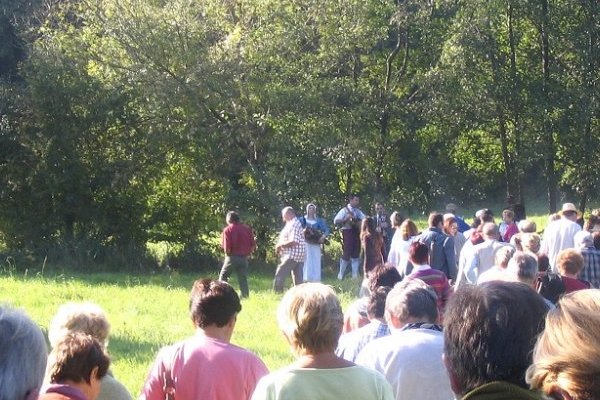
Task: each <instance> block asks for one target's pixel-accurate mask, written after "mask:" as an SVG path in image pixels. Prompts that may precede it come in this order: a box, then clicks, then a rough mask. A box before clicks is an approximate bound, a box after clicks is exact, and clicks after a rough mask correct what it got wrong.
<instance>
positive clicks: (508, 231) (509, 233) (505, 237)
mask: <svg viewBox="0 0 600 400" xmlns="http://www.w3.org/2000/svg"><path fill="white" fill-rule="evenodd" d="M498 230H499V231H500V239H501V240H502V241H503V242H505V243H510V239H511V238H512V237H513V236H514V235H516V234H517V233H519V228H518V227H517V224H516V223H515V212H514V211H513V210H509V209H506V210H504V211H502V222H501V223H500V226H499V227H498Z"/></svg>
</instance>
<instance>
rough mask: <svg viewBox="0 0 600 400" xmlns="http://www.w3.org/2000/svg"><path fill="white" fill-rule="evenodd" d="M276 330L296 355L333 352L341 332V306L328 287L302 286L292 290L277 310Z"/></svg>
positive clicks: (342, 318)
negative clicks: (285, 339) (278, 330)
mask: <svg viewBox="0 0 600 400" xmlns="http://www.w3.org/2000/svg"><path fill="white" fill-rule="evenodd" d="M277 321H278V323H279V329H281V331H282V332H283V334H284V335H285V337H286V338H287V340H288V342H289V343H290V346H291V347H292V350H293V352H294V353H295V354H296V355H297V356H300V355H305V354H319V353H327V352H332V351H334V350H335V348H336V347H337V343H338V339H339V337H340V335H341V333H342V326H343V324H344V315H343V313H342V307H341V306H340V302H339V300H338V298H337V296H336V295H335V292H334V291H333V289H332V288H331V287H330V286H326V285H323V284H322V283H303V284H301V285H297V286H294V287H292V288H291V289H290V290H288V291H287V292H286V294H285V295H284V296H283V298H282V299H281V302H280V303H279V307H278V308H277Z"/></svg>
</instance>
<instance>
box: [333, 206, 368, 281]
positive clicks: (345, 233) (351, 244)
mask: <svg viewBox="0 0 600 400" xmlns="http://www.w3.org/2000/svg"><path fill="white" fill-rule="evenodd" d="M348 200H349V201H348V204H347V205H346V206H345V207H344V208H342V209H341V210H340V211H338V213H337V214H336V215H335V218H333V223H334V224H335V225H337V226H339V227H340V230H341V231H342V258H341V259H340V272H339V273H338V279H339V280H342V279H344V274H345V273H346V269H347V268H348V264H350V263H351V264H352V277H353V278H358V269H359V267H360V258H359V257H360V223H361V221H362V220H363V219H365V214H363V212H362V211H361V210H360V208H358V205H359V204H360V198H359V197H358V196H357V195H351V196H350V197H349V198H348Z"/></svg>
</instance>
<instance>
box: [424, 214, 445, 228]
mask: <svg viewBox="0 0 600 400" xmlns="http://www.w3.org/2000/svg"><path fill="white" fill-rule="evenodd" d="M427 223H428V224H429V227H430V228H442V227H443V224H444V216H443V215H442V214H440V213H439V212H437V211H434V212H432V213H431V214H429V219H428V220H427Z"/></svg>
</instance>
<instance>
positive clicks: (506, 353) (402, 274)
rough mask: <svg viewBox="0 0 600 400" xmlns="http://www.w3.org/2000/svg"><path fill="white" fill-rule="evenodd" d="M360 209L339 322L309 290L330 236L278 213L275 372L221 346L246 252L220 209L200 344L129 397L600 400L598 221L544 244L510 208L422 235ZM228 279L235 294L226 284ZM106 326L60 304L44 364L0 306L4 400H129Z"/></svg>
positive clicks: (349, 243)
mask: <svg viewBox="0 0 600 400" xmlns="http://www.w3.org/2000/svg"><path fill="white" fill-rule="evenodd" d="M358 205H359V199H358V197H357V196H352V197H351V198H350V201H349V203H348V205H347V206H345V207H344V208H343V209H341V210H340V211H339V212H338V213H337V214H336V216H335V218H334V223H335V224H336V225H337V226H338V227H339V228H340V229H341V233H342V239H343V248H344V250H343V255H342V258H341V260H340V264H339V271H338V276H337V278H338V279H344V278H345V275H346V273H348V272H349V273H350V274H351V277H353V278H358V277H359V276H360V275H362V276H363V279H362V281H361V284H360V287H361V290H360V296H359V298H358V299H356V301H354V302H353V303H351V304H350V305H349V306H348V307H347V308H346V311H345V312H344V311H343V310H342V307H341V304H340V301H339V299H338V297H337V295H336V293H335V291H334V290H333V288H332V287H330V286H327V285H324V284H322V283H320V282H319V281H320V280H321V265H320V259H321V254H320V251H321V250H320V246H321V245H323V244H324V243H325V242H326V241H327V240H328V235H329V234H330V230H329V228H328V226H327V224H326V222H325V221H324V220H323V219H322V218H320V217H318V215H317V207H316V206H315V205H314V204H309V205H308V206H307V207H306V215H304V216H302V217H297V216H296V213H295V211H294V210H293V209H292V208H291V207H286V208H284V209H283V210H282V219H283V221H284V222H285V226H284V228H283V229H282V231H281V233H280V235H279V238H278V241H277V243H276V251H277V252H278V254H279V256H280V263H279V264H278V266H277V269H276V272H275V278H274V282H273V289H274V290H275V291H276V292H282V293H283V292H284V291H285V288H286V285H285V280H286V276H291V277H292V287H291V288H290V289H288V290H287V291H285V294H284V295H283V297H282V299H281V301H280V303H279V306H278V309H277V315H276V319H277V322H278V326H279V329H280V331H281V332H282V333H283V340H285V341H286V342H287V343H288V345H289V347H290V350H291V351H292V353H293V354H294V356H295V361H294V362H293V363H292V364H290V365H289V366H286V367H284V368H281V369H279V370H277V371H273V372H269V370H268V368H267V366H266V365H265V363H264V362H263V361H262V360H261V358H260V355H257V354H254V353H252V352H251V351H249V350H247V349H244V348H241V347H239V346H236V345H234V344H232V343H231V338H232V336H233V333H234V330H235V327H236V322H237V319H238V316H239V315H240V313H241V312H242V300H241V299H242V298H244V297H248V296H249V288H248V284H247V274H248V261H247V258H248V256H249V255H250V254H251V253H252V251H253V250H254V248H255V241H254V237H253V234H252V230H251V229H250V228H249V227H248V226H246V225H244V224H243V223H242V222H241V221H240V218H239V215H238V214H237V213H235V212H230V213H228V215H227V223H228V224H227V227H226V228H225V229H224V231H223V235H222V245H223V249H224V252H225V260H224V263H223V266H222V268H221V272H220V274H219V279H218V280H217V279H208V278H205V279H199V280H197V281H196V282H194V284H193V287H192V290H191V293H190V301H189V313H190V317H191V321H192V323H193V325H194V328H195V331H194V334H193V335H192V336H191V337H189V338H188V339H185V340H183V341H181V342H178V343H175V344H173V345H168V346H166V347H164V348H162V349H161V350H160V351H159V353H158V355H157V356H156V359H155V361H154V363H153V364H152V366H151V367H150V369H149V373H148V375H147V378H146V381H145V383H144V385H143V388H142V390H141V393H140V397H139V398H140V399H142V400H164V399H168V400H192V399H215V400H233V399H252V400H267V399H268V400H276V399H281V400H283V399H290V400H293V399H338V398H345V399H349V400H354V399H356V400H358V399H366V400H370V399H374V400H391V399H396V400H400V399H422V400H436V399H439V400H445V399H448V400H450V399H455V398H456V399H465V400H473V399H474V400H488V399H489V400H493V399H516V400H520V399H523V400H527V399H540V400H541V399H543V398H552V399H573V400H593V399H600V335H598V329H600V289H596V288H597V287H598V284H599V283H600V282H598V278H600V270H599V269H598V268H600V264H599V262H600V250H598V249H597V248H596V245H600V239H599V236H600V216H599V215H597V213H595V212H594V213H592V216H591V217H589V218H588V220H586V221H583V222H584V223H581V222H582V221H581V219H580V217H581V216H580V215H579V213H578V211H577V209H576V208H575V206H574V205H573V204H571V203H565V204H564V205H563V206H562V209H561V212H560V213H559V214H558V215H556V216H552V221H551V222H550V223H549V224H548V226H547V227H546V229H545V231H544V232H543V235H540V234H538V233H537V232H536V226H535V224H534V223H532V222H531V221H527V220H520V221H516V218H515V213H514V212H513V211H512V210H508V209H507V210H505V211H504V212H503V213H502V221H501V222H500V223H499V224H498V225H497V224H496V223H495V221H494V216H493V214H492V212H491V211H490V210H487V209H486V210H481V211H479V212H478V213H477V214H476V216H475V218H474V221H473V223H472V224H471V225H470V226H469V225H467V224H466V223H465V221H464V219H463V218H461V217H460V216H458V215H456V208H455V206H454V205H449V207H448V209H447V211H448V212H447V213H446V214H441V213H437V212H434V213H431V215H430V216H429V219H428V227H427V228H426V229H424V230H423V231H422V232H418V229H417V227H416V225H415V223H414V222H413V221H410V220H409V219H406V220H403V219H402V218H401V217H400V215H399V214H398V213H392V215H391V216H390V218H388V217H387V216H386V215H385V209H384V208H383V205H382V204H380V203H379V204H378V205H377V207H376V213H375V215H373V216H367V215H365V214H364V213H362V211H360V209H359V208H358ZM358 226H360V227H358ZM384 232H385V234H384ZM311 246H314V247H312V248H311ZM357 248H358V252H357ZM361 248H362V260H361V251H360V250H361ZM317 252H318V253H317ZM311 253H312V254H311ZM309 260H310V261H309ZM361 261H362V270H361V269H360V265H361ZM348 268H350V271H347V270H348ZM233 272H236V273H237V275H238V278H239V283H240V287H241V296H240V295H239V294H238V293H237V291H236V290H235V289H234V288H233V287H232V286H231V285H229V284H228V283H227V282H226V280H227V278H228V277H229V276H230V275H231V274H232V273H233ZM304 281H308V282H304ZM303 282H304V283H303ZM357 283H358V281H357ZM357 287H358V286H357ZM109 330H110V324H109V323H108V320H107V318H106V315H105V314H104V311H103V310H102V309H101V308H100V307H99V306H97V305H95V304H91V303H82V304H79V303H68V304H65V305H63V306H61V307H60V309H59V310H58V312H57V314H56V316H55V317H54V318H53V319H52V321H51V323H50V326H49V329H48V338H49V343H50V345H51V352H50V354H49V355H48V351H47V348H46V341H45V339H44V337H43V334H42V331H41V330H40V328H39V327H38V326H37V325H36V324H35V323H33V322H32V321H31V319H30V318H29V317H28V316H27V315H26V314H25V313H24V312H22V311H20V310H16V309H13V308H11V307H8V306H0V400H35V399H43V400H53V399H57V400H69V399H72V400H96V399H100V400H104V399H114V400H130V399H131V396H130V394H129V393H128V392H127V390H125V388H124V387H123V385H122V384H121V383H120V382H119V381H118V380H117V379H116V378H115V377H114V376H113V374H112V373H111V371H110V359H109V357H108V355H107V344H108V337H109Z"/></svg>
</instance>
